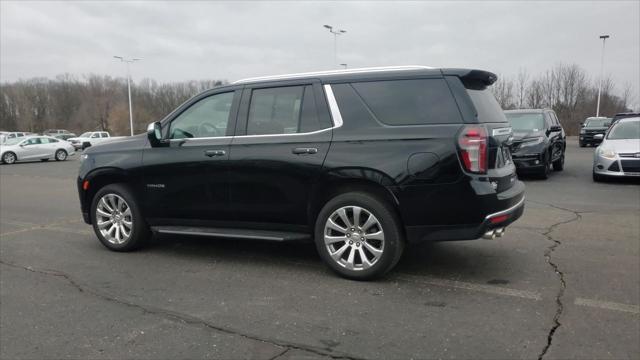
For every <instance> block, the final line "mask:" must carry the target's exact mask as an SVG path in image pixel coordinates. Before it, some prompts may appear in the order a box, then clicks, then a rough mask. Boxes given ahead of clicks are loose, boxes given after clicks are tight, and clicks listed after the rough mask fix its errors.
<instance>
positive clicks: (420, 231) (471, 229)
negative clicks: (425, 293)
mask: <svg viewBox="0 0 640 360" xmlns="http://www.w3.org/2000/svg"><path fill="white" fill-rule="evenodd" d="M476 187H477V185H476ZM524 190H525V186H524V184H523V183H522V182H521V181H517V182H516V183H515V184H514V185H513V186H512V187H511V188H510V189H508V190H506V191H504V192H502V193H495V192H494V193H493V194H484V195H476V196H475V198H470V199H465V200H463V199H458V201H457V202H456V204H455V206H456V207H458V211H457V213H458V214H459V215H458V216H457V220H462V221H464V219H465V218H464V217H462V215H461V214H463V213H464V212H465V211H467V210H468V209H469V208H473V209H474V212H475V213H476V214H479V218H478V217H475V216H473V217H469V218H466V219H467V220H472V219H477V220H476V221H474V222H467V223H459V224H443V225H438V224H428V222H429V221H428V219H425V221H423V224H409V225H406V226H405V233H406V236H407V241H408V242H410V243H420V242H428V241H448V240H474V239H479V238H481V237H482V236H483V235H484V234H485V233H486V232H487V231H490V230H493V229H499V228H504V227H506V226H508V225H510V224H511V223H513V222H514V221H516V220H518V219H519V218H520V217H521V216H522V214H523V213H524ZM453 205H454V204H451V207H453ZM424 223H427V224H424Z"/></svg>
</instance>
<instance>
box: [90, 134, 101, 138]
mask: <svg viewBox="0 0 640 360" xmlns="http://www.w3.org/2000/svg"><path fill="white" fill-rule="evenodd" d="M99 137H100V134H97V133H96V134H93V135H91V139H95V138H99Z"/></svg>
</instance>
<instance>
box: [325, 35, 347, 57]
mask: <svg viewBox="0 0 640 360" xmlns="http://www.w3.org/2000/svg"><path fill="white" fill-rule="evenodd" d="M324 27H325V28H327V29H329V32H330V33H332V34H333V64H334V65H337V64H338V35H342V34H344V33H346V32H347V30H342V29H335V30H334V29H333V26H331V25H324Z"/></svg>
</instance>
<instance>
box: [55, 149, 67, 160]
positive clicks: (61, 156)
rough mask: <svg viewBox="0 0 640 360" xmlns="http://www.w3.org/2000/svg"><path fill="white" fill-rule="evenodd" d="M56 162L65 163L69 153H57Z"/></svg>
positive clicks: (59, 151)
mask: <svg viewBox="0 0 640 360" xmlns="http://www.w3.org/2000/svg"><path fill="white" fill-rule="evenodd" d="M55 157H56V161H65V160H67V152H66V151H65V150H62V149H60V150H58V151H56V155H55Z"/></svg>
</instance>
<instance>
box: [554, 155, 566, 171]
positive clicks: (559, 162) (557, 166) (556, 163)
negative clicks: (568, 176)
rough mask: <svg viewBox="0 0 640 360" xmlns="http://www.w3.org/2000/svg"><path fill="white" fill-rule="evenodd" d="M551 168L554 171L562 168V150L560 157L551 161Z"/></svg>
mask: <svg viewBox="0 0 640 360" xmlns="http://www.w3.org/2000/svg"><path fill="white" fill-rule="evenodd" d="M553 170H554V171H562V170H564V152H563V153H562V155H561V156H560V158H559V159H558V160H556V161H554V162H553Z"/></svg>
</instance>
